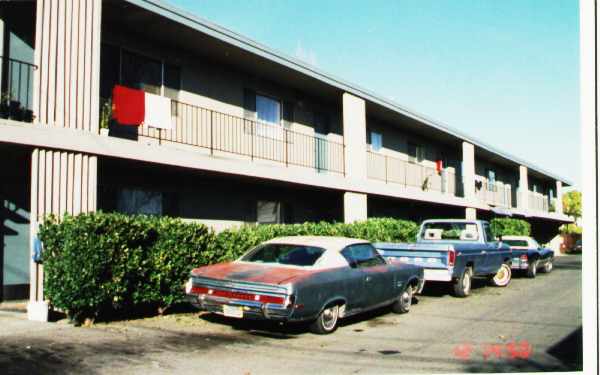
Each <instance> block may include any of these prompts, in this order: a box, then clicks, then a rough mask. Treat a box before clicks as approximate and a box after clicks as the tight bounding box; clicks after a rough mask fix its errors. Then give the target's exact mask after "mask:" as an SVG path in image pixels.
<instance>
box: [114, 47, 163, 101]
mask: <svg viewBox="0 0 600 375" xmlns="http://www.w3.org/2000/svg"><path fill="white" fill-rule="evenodd" d="M121 83H122V84H123V85H125V86H127V87H131V88H134V89H140V90H144V91H145V92H147V93H150V94H156V95H160V91H161V85H162V64H161V62H160V61H159V60H154V59H150V58H147V57H145V56H141V55H137V54H134V53H131V52H128V51H123V53H122V56H121Z"/></svg>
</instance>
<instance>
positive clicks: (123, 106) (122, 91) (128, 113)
mask: <svg viewBox="0 0 600 375" xmlns="http://www.w3.org/2000/svg"><path fill="white" fill-rule="evenodd" d="M112 107H113V108H112V116H113V118H114V119H115V120H117V122H118V123H119V124H121V125H133V126H138V125H140V124H141V123H142V122H144V115H145V112H146V107H145V98H144V92H143V91H142V90H134V89H130V88H128V87H125V86H120V85H116V86H115V88H114V89H113V102H112Z"/></svg>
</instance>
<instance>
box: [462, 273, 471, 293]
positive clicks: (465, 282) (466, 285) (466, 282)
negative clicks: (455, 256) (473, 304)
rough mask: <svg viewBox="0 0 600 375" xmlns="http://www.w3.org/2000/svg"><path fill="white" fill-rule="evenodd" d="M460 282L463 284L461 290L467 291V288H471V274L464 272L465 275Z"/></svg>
mask: <svg viewBox="0 0 600 375" xmlns="http://www.w3.org/2000/svg"><path fill="white" fill-rule="evenodd" d="M462 284H463V292H465V293H467V292H468V291H469V289H471V275H469V274H468V273H466V274H465V277H463V282H462Z"/></svg>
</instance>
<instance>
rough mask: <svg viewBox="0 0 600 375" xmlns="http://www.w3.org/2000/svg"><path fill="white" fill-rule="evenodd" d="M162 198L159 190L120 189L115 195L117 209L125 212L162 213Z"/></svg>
mask: <svg viewBox="0 0 600 375" xmlns="http://www.w3.org/2000/svg"><path fill="white" fill-rule="evenodd" d="M162 198H163V196H162V193H160V192H155V191H146V190H139V189H127V188H126V189H121V190H120V191H119V193H118V196H117V210H118V211H119V212H122V213H125V214H144V215H162V213H163V204H162V203H163V202H162V201H163V199H162Z"/></svg>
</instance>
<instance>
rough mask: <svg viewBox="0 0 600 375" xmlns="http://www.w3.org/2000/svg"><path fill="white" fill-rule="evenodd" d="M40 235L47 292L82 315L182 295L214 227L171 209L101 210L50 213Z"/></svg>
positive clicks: (162, 304) (158, 303)
mask: <svg viewBox="0 0 600 375" xmlns="http://www.w3.org/2000/svg"><path fill="white" fill-rule="evenodd" d="M39 238H40V240H41V241H42V242H43V244H44V252H43V262H44V273H45V279H44V285H45V288H44V289H45V295H46V298H48V299H49V301H50V303H51V305H52V306H54V307H56V308H58V309H60V310H63V311H66V312H67V314H68V316H69V317H70V318H71V319H74V320H75V321H83V320H85V319H88V318H89V319H95V318H97V317H99V316H108V315H109V314H113V313H115V312H122V311H125V310H127V309H129V308H132V307H140V306H143V307H146V308H152V309H154V310H155V311H156V309H158V310H159V311H162V310H164V309H165V308H167V307H168V306H171V305H172V304H174V303H177V302H181V301H183V298H184V294H183V291H182V287H183V283H184V281H185V279H186V278H187V276H188V274H189V271H190V270H191V268H192V267H193V266H194V265H199V264H202V263H203V259H204V258H205V252H206V249H207V248H209V245H210V243H211V241H212V240H213V238H214V235H213V233H212V231H210V230H209V229H208V228H207V227H206V226H204V225H201V224H186V223H183V222H182V221H181V220H179V219H173V218H169V217H156V216H144V215H137V216H128V215H123V214H118V213H102V212H97V213H91V214H81V215H78V216H68V215H66V216H65V217H63V218H62V219H61V220H60V221H58V220H57V219H56V218H55V217H52V216H50V217H48V218H46V220H45V221H44V223H43V224H42V225H41V226H40V230H39Z"/></svg>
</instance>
